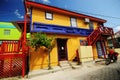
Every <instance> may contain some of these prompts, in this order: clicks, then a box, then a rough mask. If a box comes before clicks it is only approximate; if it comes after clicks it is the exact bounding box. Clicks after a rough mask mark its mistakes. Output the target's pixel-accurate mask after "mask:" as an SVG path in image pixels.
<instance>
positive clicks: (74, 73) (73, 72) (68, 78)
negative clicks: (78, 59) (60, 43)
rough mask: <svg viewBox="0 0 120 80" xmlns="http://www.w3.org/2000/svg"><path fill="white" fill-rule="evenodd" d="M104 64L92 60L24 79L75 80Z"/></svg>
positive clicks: (100, 67)
mask: <svg viewBox="0 0 120 80" xmlns="http://www.w3.org/2000/svg"><path fill="white" fill-rule="evenodd" d="M105 66H106V65H103V62H100V63H97V64H96V63H94V62H89V63H83V64H82V65H80V66H79V67H78V68H76V69H72V68H68V69H63V70H60V71H58V72H53V73H49V74H47V75H39V76H38V75H37V76H32V77H30V78H29V79H25V80H38V79H39V80H77V79H78V78H79V77H82V76H83V75H86V74H87V73H90V72H93V71H96V70H99V69H102V68H103V67H105ZM78 80H82V79H78Z"/></svg>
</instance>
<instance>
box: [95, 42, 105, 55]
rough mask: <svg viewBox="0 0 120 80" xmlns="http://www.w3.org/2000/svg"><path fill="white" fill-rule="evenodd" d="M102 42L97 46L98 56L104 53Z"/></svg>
mask: <svg viewBox="0 0 120 80" xmlns="http://www.w3.org/2000/svg"><path fill="white" fill-rule="evenodd" d="M101 44H102V43H101V42H97V43H96V46H97V52H98V57H102V56H103V55H104V53H103V51H102V49H103V48H102V45H101Z"/></svg>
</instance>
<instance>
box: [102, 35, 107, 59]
mask: <svg viewBox="0 0 120 80" xmlns="http://www.w3.org/2000/svg"><path fill="white" fill-rule="evenodd" d="M101 45H102V52H103V53H104V59H106V54H105V51H104V48H103V47H104V46H103V43H102V36H101Z"/></svg>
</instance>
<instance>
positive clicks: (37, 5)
mask: <svg viewBox="0 0 120 80" xmlns="http://www.w3.org/2000/svg"><path fill="white" fill-rule="evenodd" d="M25 4H26V6H27V7H31V6H33V7H37V8H39V9H44V10H48V11H52V12H57V13H62V14H66V15H70V16H71V17H72V16H73V17H80V18H89V19H90V20H93V21H97V22H101V23H105V22H106V20H103V19H100V18H96V17H92V16H88V15H84V14H80V13H76V12H72V11H68V10H64V9H61V8H57V7H53V6H49V5H45V4H41V3H36V2H31V1H26V3H25Z"/></svg>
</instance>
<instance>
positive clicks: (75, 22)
mask: <svg viewBox="0 0 120 80" xmlns="http://www.w3.org/2000/svg"><path fill="white" fill-rule="evenodd" d="M70 21H71V26H72V27H77V20H76V18H70Z"/></svg>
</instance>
